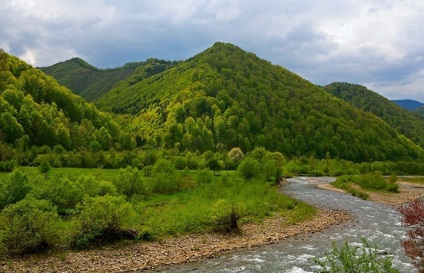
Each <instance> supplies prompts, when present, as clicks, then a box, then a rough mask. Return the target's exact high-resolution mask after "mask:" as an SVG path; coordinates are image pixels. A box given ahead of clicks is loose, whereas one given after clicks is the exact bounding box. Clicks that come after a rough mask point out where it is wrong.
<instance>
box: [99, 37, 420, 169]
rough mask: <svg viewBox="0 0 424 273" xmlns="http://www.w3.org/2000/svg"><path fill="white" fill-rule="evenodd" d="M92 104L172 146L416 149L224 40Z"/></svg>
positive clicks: (341, 151)
mask: <svg viewBox="0 0 424 273" xmlns="http://www.w3.org/2000/svg"><path fill="white" fill-rule="evenodd" d="M96 104H97V105H98V106H99V107H100V108H101V109H104V110H109V111H113V112H115V113H124V114H131V115H133V117H132V119H131V121H130V130H131V132H133V133H134V134H138V135H140V136H143V137H146V138H153V139H154V141H153V142H154V143H157V144H158V145H160V146H163V147H165V148H172V147H177V148H178V149H179V150H180V151H185V150H189V151H200V152H204V151H207V150H216V149H218V150H219V149H227V150H229V149H231V148H232V147H241V148H242V150H243V151H250V150H251V149H253V148H254V147H257V146H263V147H265V148H267V149H269V150H272V151H273V150H278V151H281V152H283V153H284V154H285V155H287V156H296V155H306V156H315V157H319V158H324V157H326V156H331V157H339V158H343V159H349V160H353V161H374V160H410V159H416V158H422V157H423V150H422V149H421V148H419V147H418V146H417V145H415V144H414V143H412V142H411V141H410V140H409V139H407V138H405V137H404V136H401V135H399V134H398V133H397V132H396V130H394V129H393V128H391V127H390V126H389V125H388V124H387V123H385V122H383V121H382V120H381V119H379V118H378V117H376V116H375V115H373V114H371V113H367V112H364V111H362V110H359V109H356V108H354V107H352V106H351V105H350V104H348V103H347V102H345V101H343V100H341V99H338V98H336V97H335V96H333V95H331V94H329V93H327V92H326V91H324V90H323V89H321V88H320V87H318V86H316V85H314V84H312V83H310V82H308V81H306V80H304V79H302V78H301V77H299V76H297V75H295V74H294V73H292V72H290V71H288V70H286V69H284V68H282V67H280V66H276V65H272V64H271V63H269V62H268V61H265V60H262V59H260V58H258V57H257V56H255V55H254V54H252V53H248V52H245V51H243V50H241V49H240V48H238V47H236V46H233V45H231V44H224V43H216V44H215V45H214V46H212V47H211V48H209V49H207V50H205V51H204V52H202V53H200V54H198V55H196V56H195V57H193V58H190V59H188V60H186V61H184V62H182V63H180V64H178V65H176V66H175V67H172V68H170V69H167V70H165V71H164V72H162V73H159V74H156V75H153V76H151V77H149V78H147V79H144V80H141V81H139V82H137V83H135V84H131V83H130V82H128V81H127V80H126V81H123V82H121V83H120V84H119V85H117V86H116V87H115V88H113V89H112V90H111V91H110V92H108V93H107V94H105V95H104V96H102V97H101V98H100V99H99V100H98V101H97V102H96Z"/></svg>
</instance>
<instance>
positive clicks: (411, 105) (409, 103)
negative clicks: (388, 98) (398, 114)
mask: <svg viewBox="0 0 424 273" xmlns="http://www.w3.org/2000/svg"><path fill="white" fill-rule="evenodd" d="M392 101H393V102H394V103H396V104H397V105H399V106H400V107H403V108H405V109H408V110H411V111H415V110H417V109H418V108H420V107H422V106H424V103H422V102H419V101H416V100H410V99H404V100H392Z"/></svg>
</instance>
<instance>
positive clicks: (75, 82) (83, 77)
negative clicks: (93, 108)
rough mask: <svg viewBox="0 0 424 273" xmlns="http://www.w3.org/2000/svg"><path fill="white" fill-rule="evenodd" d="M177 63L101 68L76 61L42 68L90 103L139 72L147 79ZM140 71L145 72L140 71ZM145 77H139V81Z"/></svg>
mask: <svg viewBox="0 0 424 273" xmlns="http://www.w3.org/2000/svg"><path fill="white" fill-rule="evenodd" d="M175 63H176V62H171V61H162V60H158V59H148V60H146V61H144V62H131V63H127V64H125V65H124V66H121V67H116V68H109V69H99V68H97V67H95V66H93V65H91V64H89V63H87V62H86V61H84V60H83V59H81V58H72V59H70V60H67V61H64V62H60V63H57V64H54V65H52V66H48V67H41V68H40V69H41V70H42V71H43V72H44V73H46V74H48V75H50V76H53V77H54V78H55V79H56V80H57V81H58V82H59V83H60V84H62V85H65V86H66V87H68V88H69V89H71V90H72V92H74V93H75V94H77V95H80V96H81V97H83V98H85V99H86V100H88V101H94V100H96V99H98V98H99V97H101V96H102V95H103V94H105V93H107V92H109V90H111V89H112V88H113V87H114V86H115V85H116V84H117V83H118V82H119V81H121V80H124V79H126V78H128V77H130V76H131V75H133V74H135V73H136V72H137V75H140V74H142V72H143V71H145V70H148V72H149V73H144V74H143V75H144V76H145V77H147V76H151V75H153V74H155V73H158V72H162V71H163V70H165V69H167V68H168V67H169V66H172V65H174V64H175ZM140 70H141V71H142V72H140ZM142 78H143V77H142V76H139V77H138V78H135V81H137V80H141V79H142Z"/></svg>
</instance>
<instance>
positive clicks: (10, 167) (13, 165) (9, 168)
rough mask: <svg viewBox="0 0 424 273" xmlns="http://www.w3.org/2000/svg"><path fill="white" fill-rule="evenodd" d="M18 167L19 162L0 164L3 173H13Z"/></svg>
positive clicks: (12, 161) (9, 161)
mask: <svg viewBox="0 0 424 273" xmlns="http://www.w3.org/2000/svg"><path fill="white" fill-rule="evenodd" d="M17 166H18V161H17V160H15V159H13V160H8V161H2V162H0V171H2V172H11V171H13V170H14V169H15V168H16V167H17Z"/></svg>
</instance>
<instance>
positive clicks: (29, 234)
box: [2, 196, 58, 255]
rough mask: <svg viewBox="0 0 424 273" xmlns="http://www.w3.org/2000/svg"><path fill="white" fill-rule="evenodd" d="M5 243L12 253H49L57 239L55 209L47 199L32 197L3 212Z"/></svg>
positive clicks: (3, 239)
mask: <svg viewBox="0 0 424 273" xmlns="http://www.w3.org/2000/svg"><path fill="white" fill-rule="evenodd" d="M2 218H3V219H2V228H3V229H4V232H3V237H2V243H3V245H4V246H5V247H6V248H7V249H8V251H9V253H10V254H17V255H21V254H25V253H32V252H38V251H42V250H46V249H49V248H51V247H52V246H54V242H55V241H56V240H57V237H58V236H57V233H56V232H57V231H56V228H55V223H56V222H57V220H58V215H57V213H56V209H55V208H54V207H53V205H52V204H51V203H50V202H49V201H47V200H37V199H35V198H34V197H32V196H29V197H26V198H25V199H23V200H21V201H19V202H17V203H16V204H13V205H9V206H8V207H7V208H5V209H4V210H3V213H2Z"/></svg>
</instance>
